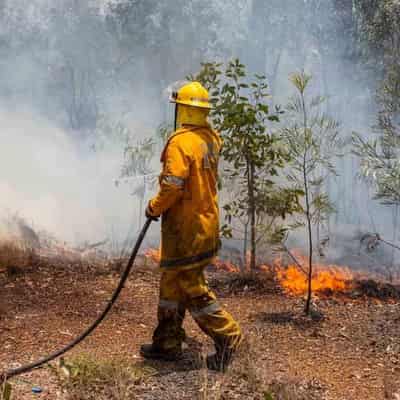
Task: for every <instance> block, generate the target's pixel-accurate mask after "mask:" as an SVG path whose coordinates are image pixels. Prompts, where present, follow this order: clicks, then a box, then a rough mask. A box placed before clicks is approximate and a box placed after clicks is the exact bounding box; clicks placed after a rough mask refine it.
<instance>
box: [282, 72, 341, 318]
mask: <svg viewBox="0 0 400 400" xmlns="http://www.w3.org/2000/svg"><path fill="white" fill-rule="evenodd" d="M290 81H291V82H292V84H293V87H294V89H295V92H296V94H295V95H294V96H293V97H292V99H291V101H290V102H289V104H288V105H287V107H286V111H287V113H286V114H285V116H286V118H285V121H284V122H283V128H282V138H283V140H284V142H285V145H286V148H287V150H288V152H289V155H290V159H291V162H290V164H289V165H288V167H287V170H286V176H287V179H288V181H289V182H291V183H292V184H293V185H294V187H295V188H296V189H297V190H299V191H302V192H303V193H304V201H302V203H301V213H300V215H301V217H302V218H301V219H300V220H299V221H298V225H303V226H305V229H306V232H307V241H308V271H307V273H308V274H307V275H308V276H307V278H308V294H307V301H306V305H305V312H306V313H307V314H308V313H309V312H310V305H311V296H312V278H313V260H314V250H315V248H314V247H315V234H316V235H317V243H318V246H319V245H320V243H319V242H320V239H319V231H320V226H321V224H322V223H323V222H324V221H326V220H327V218H328V217H329V215H330V214H331V213H332V212H333V211H334V206H333V204H332V202H331V201H330V199H329V196H328V194H327V193H326V192H325V190H324V185H325V181H326V178H327V177H328V176H329V175H332V174H333V175H334V174H336V170H335V165H334V159H335V158H336V157H338V156H340V155H341V154H342V151H341V150H342V146H343V143H342V142H341V140H340V138H339V124H338V123H337V122H336V121H335V120H333V119H332V118H330V117H329V116H327V115H325V114H324V113H323V112H322V111H321V105H322V104H323V102H324V101H325V99H324V98H323V97H320V96H311V95H309V94H310V82H311V76H310V75H307V74H306V73H304V72H301V73H296V74H293V75H291V77H290Z"/></svg>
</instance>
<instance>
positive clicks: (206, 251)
mask: <svg viewBox="0 0 400 400" xmlns="http://www.w3.org/2000/svg"><path fill="white" fill-rule="evenodd" d="M220 149H221V139H220V137H219V135H218V134H217V133H216V132H214V131H213V130H212V129H211V128H210V127H198V126H189V125H185V126H183V127H182V128H180V129H178V130H177V131H176V132H175V133H174V134H173V135H172V136H171V137H170V139H169V141H168V143H167V144H166V146H165V148H164V151H163V153H162V156H161V162H162V163H163V170H162V173H161V175H160V180H159V181H160V189H159V192H158V194H157V196H156V197H154V198H153V199H152V200H150V203H149V212H150V214H151V215H153V216H159V215H162V225H161V262H160V266H161V268H165V269H177V268H179V269H190V268H195V267H201V266H205V265H207V264H208V263H210V261H211V260H212V258H213V257H214V256H215V255H216V253H217V252H218V249H219V247H220V240H219V210H218V195H217V179H218V158H219V153H220Z"/></svg>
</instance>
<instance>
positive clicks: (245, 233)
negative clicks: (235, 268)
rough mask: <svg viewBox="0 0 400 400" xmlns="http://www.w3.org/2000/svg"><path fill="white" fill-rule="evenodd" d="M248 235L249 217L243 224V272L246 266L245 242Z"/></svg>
mask: <svg viewBox="0 0 400 400" xmlns="http://www.w3.org/2000/svg"><path fill="white" fill-rule="evenodd" d="M248 237H249V219H247V221H246V223H245V225H244V240H243V268H242V270H243V272H244V271H245V270H246V268H247V242H248Z"/></svg>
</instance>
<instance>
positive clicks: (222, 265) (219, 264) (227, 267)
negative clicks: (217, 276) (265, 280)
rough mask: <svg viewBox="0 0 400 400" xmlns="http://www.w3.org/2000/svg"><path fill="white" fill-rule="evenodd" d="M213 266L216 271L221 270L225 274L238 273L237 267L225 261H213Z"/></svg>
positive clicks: (217, 259)
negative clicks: (225, 272)
mask: <svg viewBox="0 0 400 400" xmlns="http://www.w3.org/2000/svg"><path fill="white" fill-rule="evenodd" d="M214 265H215V267H216V268H217V269H221V270H223V271H227V272H239V271H240V268H239V267H237V266H236V265H235V264H233V263H232V262H230V261H226V260H221V259H219V258H216V259H215V261H214Z"/></svg>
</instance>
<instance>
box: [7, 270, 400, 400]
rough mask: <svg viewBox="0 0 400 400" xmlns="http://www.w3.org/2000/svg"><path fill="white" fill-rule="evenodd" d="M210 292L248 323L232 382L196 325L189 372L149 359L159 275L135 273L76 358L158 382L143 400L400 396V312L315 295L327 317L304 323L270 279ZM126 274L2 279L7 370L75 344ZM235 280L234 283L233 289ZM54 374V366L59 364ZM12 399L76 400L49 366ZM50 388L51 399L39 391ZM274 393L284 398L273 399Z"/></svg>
mask: <svg viewBox="0 0 400 400" xmlns="http://www.w3.org/2000/svg"><path fill="white" fill-rule="evenodd" d="M209 279H210V282H211V285H212V287H213V288H214V289H215V291H216V292H217V293H218V295H219V298H220V302H221V304H223V305H225V306H226V307H227V308H228V309H229V310H230V311H231V312H232V314H233V315H234V316H235V317H236V318H237V319H238V320H239V322H240V323H241V325H242V327H243V330H244V332H245V335H246V341H245V344H244V345H243V346H242V349H241V351H240V354H239V355H238V357H237V358H236V360H235V362H234V364H233V366H232V368H231V370H230V371H229V372H228V373H227V374H225V375H223V374H219V373H211V372H208V371H207V370H206V369H205V368H204V367H203V361H202V356H201V355H202V354H205V353H207V352H209V351H211V350H212V346H211V343H210V341H209V340H208V339H207V338H206V337H205V336H204V335H203V334H202V333H201V332H200V331H199V329H198V328H197V327H196V325H195V324H194V322H193V321H192V320H191V318H190V317H187V320H186V322H185V327H186V331H187V334H188V336H189V337H190V339H189V340H188V348H187V349H186V350H185V358H184V360H182V361H180V362H179V363H157V362H152V363H148V362H146V363H145V362H144V361H143V360H142V359H141V357H140V356H139V353H138V349H139V346H140V344H141V343H146V342H149V340H150V338H151V333H152V329H153V327H154V325H155V323H156V311H157V297H158V295H157V293H158V273H157V272H156V271H155V269H154V267H149V266H147V267H144V266H140V267H138V268H137V269H136V271H135V272H134V273H132V275H131V277H130V279H129V282H128V284H127V285H126V288H125V289H124V290H123V293H122V295H121V298H120V299H119V301H118V303H117V305H116V306H115V307H114V308H113V311H112V313H111V315H110V316H109V317H108V318H107V320H106V321H105V322H104V323H103V324H102V325H101V326H100V328H98V329H97V330H96V331H95V332H94V334H93V335H92V336H90V337H89V338H88V339H87V340H86V341H84V342H83V343H82V344H81V345H79V346H78V347H77V348H75V349H74V350H73V351H72V352H71V353H69V354H68V355H67V356H66V359H67V360H68V359H69V358H71V357H74V355H77V354H90V355H91V356H94V357H96V356H98V357H102V358H112V357H115V356H118V357H119V358H123V359H125V360H127V361H129V362H130V363H132V364H135V365H137V366H146V367H150V368H151V370H152V371H154V373H152V374H151V376H149V377H148V378H146V379H143V380H142V381H140V382H138V383H137V384H136V386H135V388H134V393H135V397H134V398H137V399H143V400H147V399H148V400H152V399H166V400H168V399H171V400H172V399H191V400H195V399H262V400H264V399H267V400H269V399H271V398H273V399H288V400H292V399H293V400H294V399H304V400H306V399H307V400H312V399H316V400H319V399H321V400H323V399H327V400H329V399H332V400H333V399H334V400H370V399H371V400H372V399H374V400H376V399H394V400H396V399H397V400H399V399H400V310H399V305H400V303H398V302H396V301H393V300H392V301H385V302H382V301H379V300H377V299H373V298H355V299H352V298H351V296H341V295H340V296H334V297H330V298H328V297H325V298H319V299H318V298H317V299H316V300H315V302H316V305H317V307H318V310H319V312H318V315H317V314H316V315H315V317H314V318H313V319H312V318H305V317H304V316H302V307H303V300H302V299H301V298H294V297H289V296H287V295H285V294H284V293H282V291H281V290H280V288H279V287H278V286H277V284H276V283H275V282H273V281H272V280H268V279H267V278H266V277H265V278H264V277H260V278H259V279H260V280H265V281H263V282H262V284H260V285H258V284H256V285H255V286H254V287H253V286H252V283H251V282H250V283H249V284H246V283H243V282H242V283H240V284H237V282H236V283H235V279H232V276H231V275H229V274H228V273H222V272H210V273H209ZM117 282H118V274H117V273H112V272H107V273H106V272H104V273H101V274H100V273H96V270H95V269H94V268H93V269H90V268H89V269H85V268H77V267H75V266H70V267H66V266H63V267H59V266H50V265H46V266H39V267H37V268H35V269H34V270H30V271H26V272H24V273H22V274H17V275H14V276H11V277H10V276H6V274H0V349H1V352H0V370H2V369H5V368H7V367H16V366H18V365H20V364H21V363H26V362H29V361H33V360H36V359H37V358H38V357H40V356H42V355H45V354H47V353H49V352H51V351H53V350H55V349H58V348H59V347H61V346H63V345H65V344H66V343H68V342H69V341H70V340H71V339H72V338H73V337H74V336H75V335H76V334H78V333H80V332H81V331H82V330H83V329H84V328H85V327H86V326H87V325H88V324H89V323H90V322H91V321H92V320H93V319H94V318H96V316H97V315H98V314H99V312H100V311H101V310H102V307H103V306H104V304H105V302H106V301H107V300H108V298H109V296H110V293H111V292H112V290H113V289H114V288H115V287H116V285H117ZM233 283H234V284H233ZM53 365H56V363H53ZM12 384H13V392H14V397H13V398H14V399H18V400H20V399H23V400H25V399H26V400H29V399H69V398H70V397H68V393H65V391H63V390H62V389H61V386H60V382H59V380H58V378H57V376H56V374H55V373H54V372H52V370H51V369H50V368H41V369H39V370H36V371H34V372H32V373H29V374H27V375H25V376H23V377H21V378H20V379H18V380H15V379H14V380H13V381H12ZM33 386H40V387H41V388H42V389H43V392H42V393H41V394H33V393H32V387H33ZM267 393H275V395H274V396H273V397H269V395H267Z"/></svg>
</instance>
